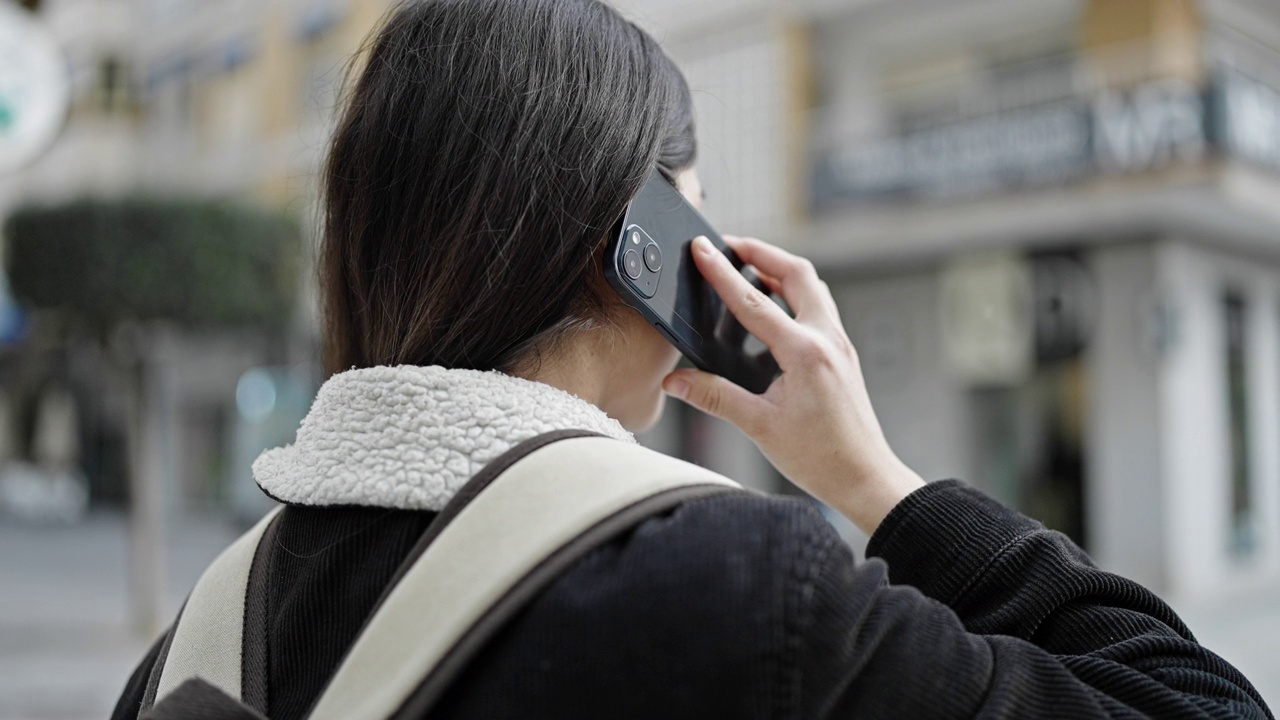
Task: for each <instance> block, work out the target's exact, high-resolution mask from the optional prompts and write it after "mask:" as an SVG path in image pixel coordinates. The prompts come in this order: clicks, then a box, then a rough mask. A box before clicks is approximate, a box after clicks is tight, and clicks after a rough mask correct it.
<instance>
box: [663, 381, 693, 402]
mask: <svg viewBox="0 0 1280 720" xmlns="http://www.w3.org/2000/svg"><path fill="white" fill-rule="evenodd" d="M664 389H665V390H666V391H667V394H668V395H671V396H673V397H677V398H679V399H681V400H683V399H684V398H685V396H686V395H688V394H689V381H688V380H679V379H676V380H671V381H668V382H667V384H666V386H665V388H664Z"/></svg>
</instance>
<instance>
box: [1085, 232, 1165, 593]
mask: <svg viewBox="0 0 1280 720" xmlns="http://www.w3.org/2000/svg"><path fill="white" fill-rule="evenodd" d="M1089 264H1090V267H1091V270H1092V271H1093V273H1094V278H1095V280H1096V281H1097V285H1098V293H1099V305H1098V325H1097V328H1096V330H1095V334H1094V337H1093V340H1092V342H1091V343H1090V346H1089V349H1088V351H1087V355H1086V360H1085V362H1086V368H1087V376H1088V380H1087V383H1088V388H1089V390H1088V393H1089V395H1088V398H1089V402H1088V405H1089V409H1088V419H1087V427H1086V445H1085V456H1086V457H1085V523H1086V533H1087V534H1088V537H1089V545H1090V552H1091V553H1092V555H1093V557H1094V559H1095V560H1097V561H1098V563H1099V565H1101V566H1102V567H1104V568H1106V569H1108V570H1110V571H1112V572H1116V573H1119V574H1121V575H1124V576H1125V577H1128V578H1132V579H1133V580H1136V581H1138V582H1140V583H1142V584H1143V585H1146V586H1147V587H1150V588H1153V589H1156V590H1157V591H1159V590H1161V589H1163V588H1165V587H1166V586H1167V585H1168V581H1169V570H1170V568H1169V567H1168V566H1167V559H1168V555H1167V553H1166V546H1165V543H1166V531H1165V528H1166V517H1165V515H1166V513H1165V505H1166V502H1167V501H1166V498H1165V491H1164V485H1165V483H1164V479H1165V476H1164V468H1163V466H1162V464H1161V460H1162V458H1161V443H1160V426H1159V418H1160V415H1161V400H1162V398H1161V395H1160V390H1161V383H1160V366H1159V356H1158V352H1159V350H1158V347H1157V346H1158V343H1159V338H1158V336H1159V334H1160V332H1161V327H1160V320H1159V314H1158V304H1157V298H1158V297H1159V295H1158V292H1157V277H1156V273H1157V267H1156V251H1155V248H1154V246H1153V245H1152V244H1150V243H1134V244H1128V245H1118V246H1112V247H1104V248H1099V249H1097V250H1094V251H1093V252H1092V253H1090V256H1089Z"/></svg>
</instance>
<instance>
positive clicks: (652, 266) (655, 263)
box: [644, 242, 662, 272]
mask: <svg viewBox="0 0 1280 720" xmlns="http://www.w3.org/2000/svg"><path fill="white" fill-rule="evenodd" d="M644 265H645V267H647V268H649V270H651V271H653V272H658V271H659V270H661V269H662V250H660V249H658V244H657V243H655V242H651V243H649V244H648V245H645V246H644Z"/></svg>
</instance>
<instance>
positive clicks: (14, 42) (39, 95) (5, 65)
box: [0, 0, 71, 175]
mask: <svg viewBox="0 0 1280 720" xmlns="http://www.w3.org/2000/svg"><path fill="white" fill-rule="evenodd" d="M70 101H71V87H70V80H69V77H68V72H67V62H66V59H65V58H64V57H63V55H62V50H61V49H60V48H59V47H58V43H57V41H55V40H54V39H53V36H52V35H50V34H49V32H48V30H46V29H45V27H44V24H43V23H41V22H40V21H39V20H37V19H36V17H35V16H34V15H32V14H31V12H29V11H28V10H25V9H23V8H22V7H19V6H18V5H17V4H16V3H14V2H13V1H12V0H0V175H3V174H5V173H9V172H12V171H14V170H17V169H18V168H20V167H23V166H24V165H26V164H27V163H29V162H31V161H32V160H34V159H35V158H36V157H37V156H39V155H40V153H42V152H44V151H45V149H47V148H48V147H49V144H50V143H52V142H53V139H54V138H55V137H57V135H58V131H59V130H61V129H62V123H63V121H64V120H65V119H66V117H67V107H68V105H69V104H70Z"/></svg>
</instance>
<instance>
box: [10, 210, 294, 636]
mask: <svg viewBox="0 0 1280 720" xmlns="http://www.w3.org/2000/svg"><path fill="white" fill-rule="evenodd" d="M3 234H4V237H5V239H6V248H7V251H8V258H7V260H8V271H9V277H10V283H11V285H12V289H13V294H14V296H15V297H16V298H17V300H18V301H19V302H21V303H23V304H26V305H29V306H32V307H34V308H36V309H37V310H40V311H41V312H42V315H44V316H46V317H57V318H58V319H59V320H61V321H62V322H60V323H57V324H58V325H60V326H62V327H63V328H64V329H65V331H66V332H68V334H74V335H76V336H80V337H83V336H84V335H89V336H91V337H94V338H96V342H97V343H98V344H99V345H100V347H102V349H103V350H105V351H106V352H105V353H102V355H104V356H105V357H106V358H109V359H110V360H111V365H113V366H114V367H113V368H106V369H107V370H109V371H111V372H112V374H114V377H111V378H109V379H106V381H107V382H109V383H112V384H115V385H116V386H117V387H119V388H120V389H122V390H123V391H124V395H125V396H126V397H127V398H128V403H127V406H128V409H127V417H125V418H124V436H125V438H126V441H125V444H126V447H127V449H126V456H127V457H128V466H129V478H130V479H129V496H130V506H131V512H130V517H131V521H130V526H131V527H130V546H131V548H130V556H131V565H132V566H133V567H132V571H133V578H132V582H131V587H132V590H133V602H134V618H135V622H136V623H137V626H138V628H139V630H140V631H141V632H142V633H144V634H153V633H155V632H156V631H157V630H158V629H159V623H160V618H161V612H162V607H163V597H164V573H163V570H164V564H165V563H164V550H163V549H164V539H165V536H166V533H165V530H164V526H165V515H166V507H167V506H168V503H167V502H166V497H165V496H166V485H169V484H170V480H171V478H170V477H169V476H170V475H171V474H172V472H173V468H172V467H170V463H169V459H170V458H171V457H172V453H171V449H172V448H173V447H174V443H175V437H174V425H175V422H176V401H175V389H174V387H173V385H174V382H175V381H174V379H173V377H172V373H171V372H166V369H165V360H164V358H163V357H161V355H162V353H161V352H159V351H158V349H157V348H158V347H159V346H161V345H163V344H164V343H163V342H161V341H162V340H163V339H164V338H165V337H166V336H167V335H171V334H172V332H171V329H173V328H178V329H188V330H208V329H243V328H256V329H258V330H260V331H261V332H264V333H271V334H280V331H282V330H284V329H285V327H286V325H287V324H288V323H289V320H290V317H291V315H292V309H293V306H294V301H295V298H296V297H297V294H298V280H299V277H300V275H299V270H300V261H301V255H302V254H301V249H302V233H301V228H300V226H299V224H298V222H297V220H296V219H294V218H292V217H290V216H288V215H285V214H283V213H280V212H275V211H271V210H266V209H260V208H255V207H249V206H246V205H241V204H233V203H228V202H221V201H209V200H189V199H188V200H175V199H160V198H146V197H136V198H125V199H118V200H97V199H85V200H76V201H72V202H67V203H63V204H59V205H49V206H29V207H24V208H20V209H18V210H16V211H15V212H13V213H12V214H11V215H10V216H9V218H8V220H7V221H6V222H5V225H4V233H3ZM66 340H67V341H68V342H70V341H71V338H70V337H68V338H66Z"/></svg>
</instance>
